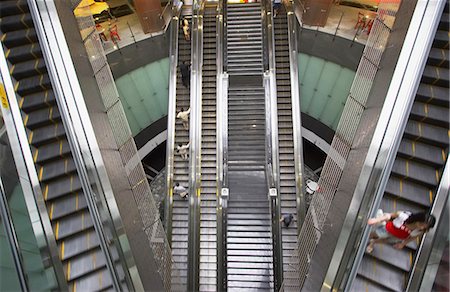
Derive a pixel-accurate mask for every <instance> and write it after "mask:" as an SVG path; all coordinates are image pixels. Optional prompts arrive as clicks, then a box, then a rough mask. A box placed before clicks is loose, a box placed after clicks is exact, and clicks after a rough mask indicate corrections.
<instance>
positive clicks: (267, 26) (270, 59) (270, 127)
mask: <svg viewBox="0 0 450 292" xmlns="http://www.w3.org/2000/svg"><path fill="white" fill-rule="evenodd" d="M261 9H262V11H261V15H262V16H263V19H262V20H263V30H264V31H265V37H264V48H265V50H264V54H265V59H266V60H267V61H266V62H265V70H266V72H265V73H264V89H265V107H266V113H265V114H266V163H267V168H266V169H267V172H266V176H267V180H268V184H269V185H268V187H269V194H268V196H269V200H270V208H271V221H272V222H271V223H272V247H273V254H272V256H273V273H274V275H273V278H274V289H275V290H276V291H279V290H280V288H281V286H282V283H283V246H282V234H281V223H280V218H281V198H280V196H281V194H280V167H279V147H278V146H279V145H278V109H277V106H278V102H277V84H276V65H275V35H274V31H273V13H272V9H273V5H272V2H271V1H268V0H263V1H262V5H261ZM271 194H273V195H271Z"/></svg>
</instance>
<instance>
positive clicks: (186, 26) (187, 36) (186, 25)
mask: <svg viewBox="0 0 450 292" xmlns="http://www.w3.org/2000/svg"><path fill="white" fill-rule="evenodd" d="M183 34H184V39H185V40H186V41H189V40H190V39H191V35H190V33H189V20H187V19H186V18H184V19H183Z"/></svg>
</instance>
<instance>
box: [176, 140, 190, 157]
mask: <svg viewBox="0 0 450 292" xmlns="http://www.w3.org/2000/svg"><path fill="white" fill-rule="evenodd" d="M188 150H189V143H187V144H184V145H183V144H178V146H177V151H178V154H180V156H181V159H183V160H187V159H188Z"/></svg>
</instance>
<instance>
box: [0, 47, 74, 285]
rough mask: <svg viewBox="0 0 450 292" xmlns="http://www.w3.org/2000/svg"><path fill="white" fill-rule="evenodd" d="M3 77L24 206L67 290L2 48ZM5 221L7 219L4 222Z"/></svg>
mask: <svg viewBox="0 0 450 292" xmlns="http://www.w3.org/2000/svg"><path fill="white" fill-rule="evenodd" d="M0 77H1V82H2V84H1V85H0V86H4V89H5V93H6V96H4V98H5V100H2V108H1V109H2V115H3V120H4V122H5V128H6V130H7V134H8V138H9V143H10V145H11V150H12V152H13V156H14V162H15V164H16V167H17V172H18V175H19V176H20V177H21V178H22V179H20V184H21V187H22V190H23V194H24V199H25V204H26V207H27V211H28V214H29V216H30V220H31V223H32V224H31V226H32V230H33V234H34V237H35V238H37V239H40V240H37V245H38V248H39V252H40V255H41V258H43V259H46V260H45V261H43V263H44V268H45V269H46V270H47V273H48V274H50V273H51V272H49V271H50V270H53V272H54V275H55V278H56V281H57V283H58V288H59V289H61V290H68V286H67V282H66V277H65V274H64V269H63V265H62V263H61V261H60V259H59V255H58V245H57V244H56V240H55V235H54V233H53V228H52V226H51V223H50V217H49V215H48V213H47V207H46V205H45V201H44V196H43V194H42V189H41V187H40V184H39V178H38V174H37V171H36V168H35V165H34V161H33V156H32V153H31V149H30V145H29V144H28V137H27V134H26V132H25V128H24V126H23V120H22V114H21V112H20V108H19V105H18V102H17V98H16V93H15V90H14V85H13V82H12V80H11V75H10V73H9V68H8V63H7V60H6V57H5V52H4V51H3V48H1V50H0ZM5 220H6V219H5Z"/></svg>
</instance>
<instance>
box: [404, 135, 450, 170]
mask: <svg viewBox="0 0 450 292" xmlns="http://www.w3.org/2000/svg"><path fill="white" fill-rule="evenodd" d="M398 155H400V156H402V157H404V158H409V159H414V160H416V161H420V162H422V163H428V164H431V165H434V166H435V167H439V168H440V167H441V166H442V165H443V164H444V163H445V159H446V157H447V155H446V152H445V150H444V149H442V148H439V147H435V146H433V145H429V144H424V143H421V142H416V141H413V140H409V139H406V138H404V139H402V142H401V143H400V146H399V149H398Z"/></svg>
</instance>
